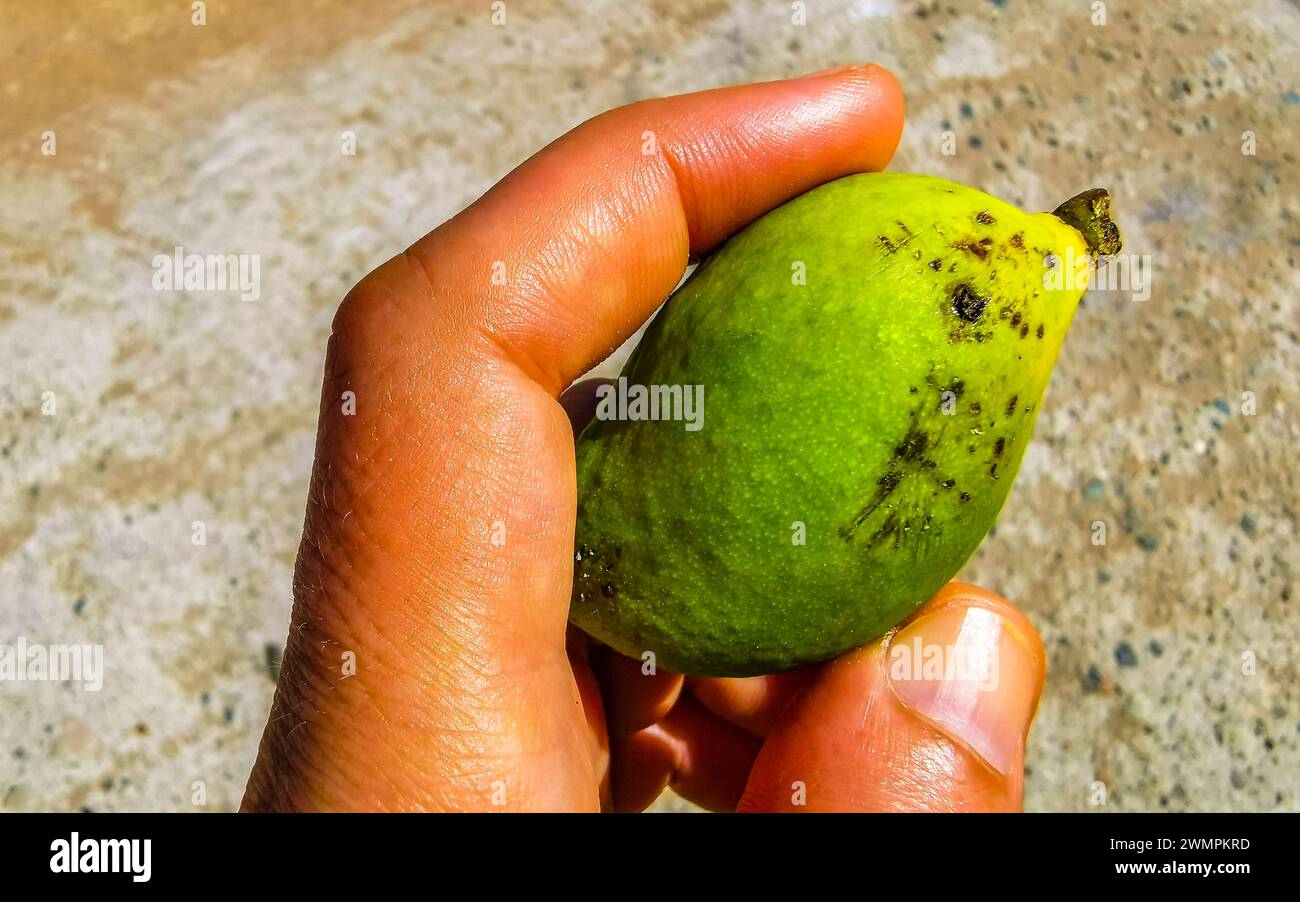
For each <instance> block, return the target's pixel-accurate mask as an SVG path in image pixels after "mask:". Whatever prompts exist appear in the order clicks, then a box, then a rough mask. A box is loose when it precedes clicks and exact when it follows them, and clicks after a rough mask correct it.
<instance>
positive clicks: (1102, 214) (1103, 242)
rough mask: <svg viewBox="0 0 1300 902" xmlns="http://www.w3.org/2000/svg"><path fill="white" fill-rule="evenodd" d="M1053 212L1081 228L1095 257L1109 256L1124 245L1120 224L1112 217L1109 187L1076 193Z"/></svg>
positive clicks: (1080, 232)
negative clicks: (1107, 188)
mask: <svg viewBox="0 0 1300 902" xmlns="http://www.w3.org/2000/svg"><path fill="white" fill-rule="evenodd" d="M1052 215H1053V216H1055V217H1056V218H1057V219H1059V220H1061V221H1062V222H1064V223H1065V224H1066V225H1068V226H1073V227H1074V228H1075V229H1077V230H1078V232H1079V234H1080V235H1082V236H1083V240H1084V242H1085V243H1087V245H1088V252H1089V253H1090V254H1092V255H1093V256H1094V257H1109V256H1112V255H1113V254H1118V253H1119V252H1120V250H1122V249H1123V247H1124V241H1123V239H1121V238H1120V234H1119V226H1118V225H1116V224H1115V221H1114V220H1113V219H1111V218H1110V192H1108V191H1107V190H1106V189H1105V188H1089V189H1088V190H1087V191H1084V192H1083V193H1082V194H1076V195H1075V196H1074V197H1072V198H1070V199H1069V200H1067V201H1066V202H1065V203H1063V204H1061V205H1060V206H1059V207H1057V208H1056V209H1055V210H1053V211H1052Z"/></svg>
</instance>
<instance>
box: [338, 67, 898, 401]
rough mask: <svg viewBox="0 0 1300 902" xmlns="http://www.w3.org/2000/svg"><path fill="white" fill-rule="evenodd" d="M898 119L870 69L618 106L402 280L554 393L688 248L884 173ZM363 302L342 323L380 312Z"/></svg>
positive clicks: (479, 208) (444, 236) (652, 297)
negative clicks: (837, 183)
mask: <svg viewBox="0 0 1300 902" xmlns="http://www.w3.org/2000/svg"><path fill="white" fill-rule="evenodd" d="M902 126H903V97H902V91H901V89H900V88H899V86H898V83H897V81H895V79H894V77H893V76H892V75H890V73H889V72H888V71H886V70H885V69H882V68H880V67H879V66H875V65H867V66H847V67H840V68H837V69H834V70H828V71H827V72H824V73H817V74H813V75H810V76H805V77H803V78H798V79H790V80H786V81H776V82H766V83H762V84H753V85H739V86H735V87H729V88H719V89H716V90H711V91H702V92H699V93H695V94H684V95H680V96H676V97H665V98H656V99H652V100H645V101H641V102H639V103H634V104H631V105H629V106H625V107H620V108H618V109H615V110H611V111H609V112H607V113H604V114H602V115H599V116H597V117H595V118H594V119H591V120H589V121H587V122H585V123H583V124H582V125H580V126H579V127H578V128H576V129H574V130H573V131H571V132H569V133H568V134H566V135H564V136H563V137H561V138H559V139H558V140H556V141H555V142H554V143H552V144H551V145H549V146H548V147H546V148H545V149H543V150H542V151H541V152H539V153H538V154H536V155H535V156H533V157H532V158H530V159H529V160H527V161H526V162H525V163H523V164H522V165H520V166H519V167H518V168H517V169H515V170H514V171H513V172H511V173H510V174H509V175H507V176H506V177H505V178H504V179H503V180H502V181H501V182H499V183H498V184H497V185H496V186H495V187H493V188H492V190H491V191H489V192H488V193H487V194H485V195H484V196H483V197H482V198H480V199H479V200H478V201H477V202H475V203H474V204H472V205H471V206H470V207H469V208H467V209H466V210H464V211H463V212H462V213H460V214H459V215H458V216H456V217H454V218H453V219H452V220H450V221H449V222H447V223H445V224H444V225H443V226H441V227H439V228H438V229H436V230H434V231H433V232H431V233H430V234H428V235H426V236H425V237H424V238H422V239H421V240H420V241H418V242H416V243H415V244H414V245H413V246H412V247H411V248H410V249H409V250H408V251H407V258H408V260H409V261H410V262H411V263H413V264H414V266H412V267H410V268H408V269H407V271H406V272H405V274H404V276H405V281H406V285H405V286H404V287H405V289H406V290H407V291H408V292H410V293H412V295H414V296H415V297H421V296H424V297H427V299H428V300H430V301H433V302H434V305H433V306H424V308H423V309H425V310H429V309H438V310H440V311H441V313H442V314H443V317H444V319H445V320H447V321H449V322H450V324H453V325H454V326H456V327H458V328H455V329H453V330H452V331H454V332H457V333H459V334H462V336H463V337H465V333H468V334H469V336H468V337H473V338H486V339H487V340H488V343H489V349H490V350H491V351H492V352H494V353H500V354H501V355H503V356H504V357H506V358H507V359H509V360H511V361H512V362H514V363H516V364H518V365H519V366H520V367H521V368H522V369H523V370H524V371H525V372H526V373H528V374H529V375H530V376H532V377H533V378H534V379H535V380H536V381H538V382H539V383H541V384H542V385H543V386H544V387H546V388H547V389H548V390H549V391H550V393H551V394H552V395H558V394H559V392H560V391H561V390H563V389H564V387H565V386H567V385H568V384H569V383H570V382H572V381H573V380H574V379H576V378H577V377H578V376H580V375H581V374H582V373H583V372H585V371H586V370H587V369H589V368H590V367H591V366H593V365H594V364H595V363H598V362H599V361H600V360H601V359H603V358H604V357H605V356H607V355H608V354H609V352H610V351H612V350H613V349H614V348H616V347H617V346H618V345H619V344H620V343H621V342H622V341H623V340H624V339H626V338H627V337H628V336H629V335H631V334H632V333H633V332H634V331H635V330H636V328H637V327H638V326H639V325H640V324H641V323H642V322H643V321H644V320H645V319H646V318H647V317H648V316H649V315H650V313H652V312H653V311H654V309H655V307H657V306H658V305H659V304H660V303H661V302H662V301H663V299H664V297H665V296H666V295H667V294H668V293H669V292H670V291H671V290H672V288H673V286H674V285H675V284H676V283H677V281H678V280H679V279H680V277H681V274H682V272H683V271H684V269H685V267H686V264H687V262H688V261H689V259H690V257H691V256H692V255H694V254H699V253H701V252H704V251H707V250H708V249H710V248H711V247H713V246H714V245H716V244H717V243H718V242H719V241H721V240H722V239H724V238H725V237H727V236H728V235H730V234H732V233H734V232H735V231H737V230H738V229H739V228H741V227H742V226H744V225H745V224H746V223H748V222H749V221H750V220H752V219H754V218H756V217H757V216H759V215H761V214H762V213H764V212H766V211H767V210H770V209H771V208H773V207H775V206H777V205H779V204H780V203H782V202H784V201H785V200H788V199H789V198H791V197H794V196H795V195H797V194H800V193H802V192H804V191H806V190H808V189H809V188H812V187H815V186H816V185H819V184H821V183H823V182H826V181H830V180H832V179H835V178H838V177H840V176H844V175H849V174H852V173H855V172H865V171H872V170H877V169H881V168H883V167H884V166H885V165H886V164H887V163H888V162H889V159H890V157H892V156H893V153H894V149H895V148H896V147H897V145H898V140H899V137H900V135H901V133H902ZM363 300H365V299H363ZM369 300H373V297H371V298H369ZM355 306H360V307H361V308H362V309H361V310H356V309H354V308H348V307H345V309H344V310H343V311H341V312H340V318H341V319H343V320H345V321H348V322H350V323H352V324H355V322H354V318H355V316H356V315H360V316H368V315H373V314H374V313H375V311H374V310H373V309H369V308H371V307H372V306H373V305H368V304H365V303H362V304H360V305H355ZM379 313H380V314H381V315H380V319H381V320H382V319H385V317H383V316H382V313H383V311H382V310H380V311H379ZM426 324H427V325H429V326H432V325H433V323H431V322H429V321H428V320H427V319H426ZM408 325H415V324H410V323H409V321H408ZM336 331H338V329H337V327H336ZM410 338H411V340H412V341H416V340H419V339H420V336H418V335H411V336H410ZM391 341H392V335H391V334H389V335H386V336H384V342H385V343H390V342H391ZM395 350H396V349H395Z"/></svg>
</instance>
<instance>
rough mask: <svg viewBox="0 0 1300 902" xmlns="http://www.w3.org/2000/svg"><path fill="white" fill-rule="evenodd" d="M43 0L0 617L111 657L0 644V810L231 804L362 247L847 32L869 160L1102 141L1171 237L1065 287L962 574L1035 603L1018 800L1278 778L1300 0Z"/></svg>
mask: <svg viewBox="0 0 1300 902" xmlns="http://www.w3.org/2000/svg"><path fill="white" fill-rule="evenodd" d="M55 6H58V5H50V6H49V7H48V8H47V7H46V6H45V5H43V4H28V5H25V6H22V7H21V10H22V11H20V12H19V11H15V12H14V13H13V15H12V16H11V17H8V21H6V25H5V28H4V29H3V31H0V103H3V105H4V111H5V112H4V115H3V116H0V197H3V201H4V203H3V206H2V207H0V348H2V349H3V354H2V356H0V642H10V641H13V639H14V638H15V637H17V636H19V635H22V636H26V637H27V638H28V639H29V640H30V641H33V642H35V641H40V642H82V641H84V642H97V643H102V644H103V645H104V647H105V655H106V665H107V674H106V681H105V686H104V689H103V690H102V691H101V692H98V693H89V692H85V691H81V690H79V689H77V688H76V687H74V686H71V685H61V684H53V683H45V684H31V683H28V684H17V683H0V810H8V811H13V810H35V809H57V810H66V809H74V810H75V809H78V808H82V807H85V808H90V809H94V810H124V809H149V810H153V809H160V810H195V809H196V808H199V809H206V810H225V809H231V808H234V807H235V806H236V805H237V803H238V800H239V797H240V794H241V791H242V787H243V782H244V780H245V778H246V776H247V773H248V769H249V766H250V764H251V762H252V759H253V755H254V752H255V748H256V743H257V739H258V736H259V733H260V730H261V727H262V724H263V722H264V719H265V716H266V711H267V708H268V706H269V703H270V696H271V691H272V686H273V682H272V676H271V673H272V671H273V666H274V660H273V658H274V650H275V649H276V648H277V647H278V646H279V644H280V643H281V641H282V639H283V634H284V631H285V627H286V623H287V617H288V612H289V605H290V596H289V592H290V571H291V567H292V563H293V556H294V553H295V550H296V545H297V541H298V535H299V528H300V525H301V521H302V512H303V506H304V501H305V495H306V486H307V476H308V468H309V465H310V460H311V453H312V444H313V433H314V425H315V418H316V403H317V392H318V388H319V375H320V369H321V363H322V355H323V351H324V348H325V338H326V335H327V332H328V326H329V320H330V317H331V314H332V311H333V308H334V306H335V304H336V303H337V302H338V300H339V299H340V298H341V297H342V295H343V294H344V292H345V291H346V290H347V288H348V287H349V286H350V285H351V284H352V283H353V282H355V281H356V279H357V278H358V277H359V276H360V275H361V274H362V273H363V272H365V271H366V270H367V269H369V268H371V267H373V266H375V265H377V264H378V263H380V262H381V261H382V260H384V259H385V258H387V257H388V256H390V255H391V254H392V253H394V252H395V251H397V250H399V249H401V248H402V247H404V246H406V245H407V244H409V243H410V242H411V241H413V240H414V239H415V238H416V237H418V236H419V235H420V234H421V233H422V232H424V231H426V230H427V229H429V228H431V227H432V226H434V225H436V224H437V223H439V222H440V221H442V220H443V219H444V218H446V217H447V216H449V215H451V214H452V213H454V212H456V211H457V210H458V209H460V208H461V207H463V206H464V205H465V204H467V203H468V202H469V201H471V200H472V199H473V198H474V197H476V196H477V195H478V194H480V193H481V192H482V191H483V190H485V189H486V188H487V187H488V186H490V185H491V184H492V182H493V181H495V180H496V179H497V178H499V177H500V176H501V175H503V174H504V173H505V172H507V171H508V170H509V169H510V168H511V167H512V166H513V165H515V164H517V163H518V162H519V161H521V160H523V159H524V158H525V157H527V156H528V155H529V154H530V153H531V152H533V151H534V150H536V149H537V148H539V147H540V146H542V145H543V144H545V143H546V142H548V141H549V140H551V139H553V138H555V137H556V136H558V135H559V134H561V133H562V132H564V131H565V130H567V129H568V128H570V127H572V126H573V125H575V124H577V123H578V122H580V121H581V120H583V119H584V118H586V117H588V116H590V115H592V114H594V113H596V112H599V111H600V110H603V109H605V108H607V107H610V106H614V105H618V104H621V103H624V102H627V101H631V100H635V99H638V98H642V97H648V96H653V95H658V94H665V93H675V92H681V91H688V90H693V89H697V88H704V87H708V86H713V85H718V84H725V83H732V82H742V81H751V80H759V79H766V78H774V77H780V76H785V75H790V74H794V73H798V72H802V71H806V70H812V69H817V68H821V67H823V66H827V65H831V64H835V63H841V62H857V61H876V62H880V63H883V64H885V65H887V66H888V67H890V68H891V69H893V71H894V72H895V73H896V74H897V75H898V77H899V79H900V80H901V81H902V83H903V85H904V87H905V89H906V91H907V94H908V102H909V119H908V126H907V131H906V134H905V136H904V140H903V144H902V147H901V148H900V150H899V153H898V156H897V159H896V161H895V163H894V166H893V168H894V169H897V170H911V171H920V172H928V173H933V174H936V175H941V176H945V177H948V178H951V179H954V180H957V181H961V182H964V183H968V184H972V185H977V186H980V187H982V188H984V189H985V190H988V191H989V192H991V193H993V194H996V195H999V196H1001V197H1003V198H1005V199H1006V200H1008V201H1011V202H1014V203H1017V204H1020V205H1022V206H1025V207H1027V208H1038V209H1051V208H1052V207H1054V206H1055V205H1056V204H1057V203H1058V202H1059V201H1060V200H1062V199H1063V198H1065V197H1067V196H1069V195H1071V194H1073V193H1075V192H1077V191H1078V190H1081V189H1082V188H1085V187H1089V186H1092V185H1095V184H1102V185H1106V186H1108V187H1109V188H1110V189H1111V190H1112V192H1113V194H1114V195H1115V197H1116V200H1117V203H1118V205H1119V211H1120V216H1121V218H1122V222H1123V224H1124V225H1125V227H1126V229H1127V237H1128V246H1129V247H1128V249H1129V250H1130V251H1132V252H1135V253H1139V254H1149V255H1150V259H1151V263H1152V267H1153V268H1152V276H1151V288H1152V291H1151V296H1150V298H1149V300H1146V301H1145V302H1140V303H1139V302H1134V300H1133V298H1132V296H1131V293H1130V292H1126V291H1112V292H1099V293H1094V294H1092V295H1090V296H1089V298H1088V299H1087V301H1086V303H1085V306H1084V308H1083V309H1082V310H1081V312H1080V314H1079V316H1078V318H1077V320H1076V324H1075V326H1074V330H1073V332H1072V334H1071V337H1070V339H1069V341H1068V342H1067V343H1066V347H1065V351H1064V353H1063V356H1062V359H1061V363H1060V365H1059V367H1058V370H1057V373H1056V376H1055V380H1054V382H1053V385H1052V388H1051V390H1050V392H1049V395H1048V398H1047V401H1046V404H1045V412H1044V414H1043V416H1042V418H1041V419H1040V421H1039V426H1038V433H1037V438H1036V441H1035V443H1034V445H1033V446H1032V447H1031V449H1030V451H1029V454H1028V456H1027V458H1026V461H1025V465H1024V469H1023V473H1022V476H1021V477H1020V480H1019V482H1018V484H1017V486H1016V488H1015V490H1014V492H1013V493H1012V497H1011V499H1010V501H1009V502H1008V505H1007V507H1006V509H1005V511H1004V513H1003V515H1002V517H1001V519H1000V521H999V524H998V527H997V530H996V533H995V534H994V535H992V536H991V537H990V538H989V539H988V541H986V542H985V544H984V546H983V547H982V548H981V550H980V552H979V553H978V555H977V556H976V558H975V559H974V560H973V561H972V562H971V564H970V565H969V566H968V567H967V569H966V571H965V572H964V574H963V576H964V578H967V579H970V580H973V581H977V582H980V583H982V584H984V585H986V586H988V587H990V588H992V589H994V590H996V591H998V592H1000V593H1002V594H1004V595H1006V596H1007V597H1009V598H1012V599H1013V600H1015V601H1016V602H1017V603H1019V604H1020V605H1022V606H1023V607H1024V609H1025V610H1026V611H1027V612H1028V613H1029V615H1030V616H1031V618H1032V619H1033V621H1034V622H1035V623H1036V624H1037V625H1038V627H1039V629H1040V630H1041V632H1042V634H1043V637H1044V640H1045V641H1046V643H1047V645H1048V647H1049V651H1050V659H1051V673H1050V675H1049V682H1048V686H1047V690H1046V694H1045V696H1044V698H1043V702H1042V706H1041V709H1040V713H1039V717H1038V721H1037V723H1036V725H1035V728H1034V731H1033V734H1032V737H1031V742H1030V753H1029V768H1030V771H1029V774H1028V776H1027V779H1026V807H1027V808H1029V809H1034V810H1075V809H1091V808H1092V807H1093V806H1092V805H1091V802H1092V801H1093V800H1094V799H1095V798H1096V786H1095V784H1096V783H1097V782H1098V781H1100V783H1102V784H1104V786H1105V795H1106V805H1105V807H1104V808H1103V809H1100V810H1125V811H1133V810H1143V811H1145V810H1161V809H1169V810H1204V809H1234V810H1255V809H1265V810H1295V809H1297V807H1300V800H1298V797H1297V774H1300V691H1298V690H1297V682H1298V681H1297V663H1296V648H1297V643H1298V641H1300V614H1298V613H1297V610H1296V601H1295V599H1294V598H1293V597H1292V593H1293V581H1294V577H1293V570H1294V569H1295V567H1296V564H1297V558H1298V555H1297V550H1296V548H1297V545H1296V509H1297V490H1296V476H1295V473H1294V472H1293V469H1292V468H1293V466H1294V463H1295V455H1294V449H1295V446H1296V441H1297V437H1298V436H1297V432H1298V429H1297V423H1296V419H1295V410H1294V405H1295V400H1294V399H1295V397H1296V389H1297V366H1296V361H1297V347H1296V344H1297V336H1296V329H1297V316H1296V296H1297V290H1298V289H1300V283H1298V280H1297V270H1296V257H1297V254H1300V226H1298V225H1297V223H1296V215H1297V208H1296V197H1297V175H1298V167H1297V163H1296V153H1297V152H1298V151H1297V147H1300V123H1298V118H1300V95H1298V94H1297V91H1300V65H1298V64H1297V54H1296V48H1297V47H1300V12H1298V11H1297V8H1296V7H1295V6H1294V5H1292V4H1289V3H1286V2H1283V0H1243V2H1239V3H1234V4H1232V5H1231V9H1229V8H1228V7H1225V6H1224V5H1223V4H1216V3H1205V2H1200V3H1197V2H1178V0H1158V2H1157V0H1152V2H1144V3H1141V4H1134V3H1118V2H1116V3H1109V4H1107V6H1108V7H1109V9H1108V11H1107V15H1108V21H1107V23H1106V24H1105V25H1095V24H1093V23H1092V22H1091V21H1090V16H1091V15H1092V14H1093V13H1092V10H1091V8H1090V4H1088V3H1084V2H1069V0H1055V2H1050V3H1028V2H1020V0H1003V2H971V0H966V2H953V3H951V4H948V3H928V2H901V0H857V2H846V3H839V2H830V0H817V2H810V3H808V4H807V6H808V12H807V24H806V25H804V26H796V25H793V24H792V23H791V10H790V4H788V3H782V2H768V3H757V2H754V3H747V2H740V0H735V2H721V0H713V2H695V3H688V2H678V0H671V2H670V0H661V2H654V3H646V4H643V3H626V2H615V0H600V2H587V3H567V4H566V3H559V2H523V0H520V2H514V0H511V2H510V3H509V5H508V16H507V24H506V26H505V27H503V28H494V27H493V26H492V25H491V24H490V22H489V19H488V16H489V12H488V4H487V3H482V4H454V3H444V4H437V3H434V4H419V3H415V2H402V0H380V2H375V3H366V4H351V3H343V2H335V0H328V2H318V3H316V4H313V5H310V6H308V5H306V4H303V5H297V6H298V7H299V8H295V9H290V8H289V7H288V6H287V5H281V4H264V5H259V4H256V3H251V2H248V3H245V2H230V3H222V4H209V6H210V9H209V12H208V16H209V21H208V24H207V25H205V26H202V27H197V26H194V25H192V24H191V23H190V22H189V18H188V16H189V11H188V7H189V4H179V5H176V4H166V5H164V4H159V5H153V4H148V5H140V7H138V8H137V7H136V6H134V5H132V6H130V7H129V8H130V10H131V11H129V12H122V11H115V10H113V9H111V8H108V7H105V6H80V5H79V6H78V7H76V9H75V10H74V9H70V8H67V7H62V6H59V7H58V8H57V9H56V8H55ZM262 6H264V7H266V8H262ZM362 7H364V9H363V8H362ZM457 10H460V11H459V12H458V11H457ZM47 130H52V131H54V132H55V135H56V140H57V154H56V155H55V156H52V157H51V156H43V155H42V154H41V143H42V133H43V132H45V131H47ZM344 132H353V133H355V135H356V141H357V148H358V152H357V154H356V156H346V155H344V154H342V153H341V152H340V141H341V137H340V136H341V134H342V133H344ZM945 132H951V133H952V135H951V140H952V141H954V142H955V148H956V153H955V154H954V155H947V154H945V153H944V137H945V135H944V133H945ZM1243 132H1251V133H1253V135H1254V139H1255V142H1256V153H1255V154H1254V155H1246V154H1243V152H1242V146H1243ZM176 245H182V246H184V247H185V248H186V249H187V250H188V251H195V252H200V253H208V252H221V253H248V254H259V255H261V267H262V283H263V286H262V297H261V299H260V300H258V301H256V302H249V303H245V302H241V301H240V300H239V299H238V297H237V296H235V295H233V294H229V293H220V292H189V293H160V292H156V291H154V290H153V289H152V288H151V283H150V280H151V276H152V269H151V260H152V259H153V256H154V255H155V254H160V253H161V254H167V253H170V252H171V250H172V248H173V247H174V246H176ZM46 392H53V397H54V399H55V404H56V407H55V413H54V415H52V416H46V415H44V414H43V413H42V410H41V406H42V401H43V399H44V398H47V397H48V396H46V395H45V394H44V393H46ZM1247 392H1249V393H1253V397H1254V399H1255V401H1254V403H1255V408H1254V413H1253V415H1251V414H1249V413H1247V412H1244V411H1243V397H1244V395H1243V393H1247ZM195 521H203V522H204V523H205V524H206V529H207V544H206V545H203V546H195V545H194V544H192V542H191V536H192V524H193V523H194V522H195ZM1096 521H1101V522H1103V523H1105V524H1106V526H1107V531H1108V533H1107V539H1108V540H1107V544H1106V545H1105V546H1097V545H1094V544H1093V542H1092V536H1093V529H1092V524H1093V523H1094V522H1096ZM1247 657H1253V661H1254V670H1253V674H1244V673H1243V659H1244V658H1247ZM1246 669H1249V668H1246ZM196 782H201V783H202V784H203V786H204V787H205V789H206V805H205V806H196V805H195V804H194V798H195V795H194V794H195V784H196ZM665 804H669V805H671V804H673V803H671V802H669V803H665Z"/></svg>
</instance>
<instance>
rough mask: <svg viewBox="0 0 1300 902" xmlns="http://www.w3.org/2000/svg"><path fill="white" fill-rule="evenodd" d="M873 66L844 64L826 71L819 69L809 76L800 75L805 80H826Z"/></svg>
mask: <svg viewBox="0 0 1300 902" xmlns="http://www.w3.org/2000/svg"><path fill="white" fill-rule="evenodd" d="M869 68H871V64H870V63H868V64H866V65H863V64H862V63H842V64H840V65H838V66H829V67H827V68H825V69H818V70H817V71H816V72H809V73H808V74H807V75H800V76H799V78H800V79H804V78H824V77H826V76H827V75H843V74H844V73H845V72H852V71H853V70H854V69H869Z"/></svg>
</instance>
